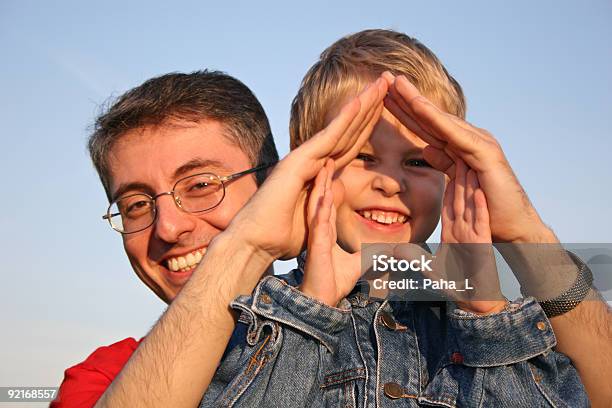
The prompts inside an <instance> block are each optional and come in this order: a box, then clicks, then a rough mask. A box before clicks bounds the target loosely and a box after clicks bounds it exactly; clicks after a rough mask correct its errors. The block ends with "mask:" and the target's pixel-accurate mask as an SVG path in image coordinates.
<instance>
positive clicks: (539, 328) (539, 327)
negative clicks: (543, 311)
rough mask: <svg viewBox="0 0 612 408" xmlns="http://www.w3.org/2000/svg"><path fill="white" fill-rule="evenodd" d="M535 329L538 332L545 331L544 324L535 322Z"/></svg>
mask: <svg viewBox="0 0 612 408" xmlns="http://www.w3.org/2000/svg"><path fill="white" fill-rule="evenodd" d="M536 327H537V328H538V330H540V331H544V330H546V323H544V322H537V323H536Z"/></svg>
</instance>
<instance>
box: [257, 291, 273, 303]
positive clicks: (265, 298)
mask: <svg viewBox="0 0 612 408" xmlns="http://www.w3.org/2000/svg"><path fill="white" fill-rule="evenodd" d="M259 299H261V301H262V302H263V303H265V304H267V305H269V304H270V303H272V298H271V297H270V295H268V294H265V293H263V294H262V295H261V296H260V297H259Z"/></svg>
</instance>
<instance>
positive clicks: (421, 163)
mask: <svg viewBox="0 0 612 408" xmlns="http://www.w3.org/2000/svg"><path fill="white" fill-rule="evenodd" d="M404 163H405V164H406V166H411V167H431V165H430V164H429V163H427V162H426V161H425V159H408V160H406V161H405V162H404Z"/></svg>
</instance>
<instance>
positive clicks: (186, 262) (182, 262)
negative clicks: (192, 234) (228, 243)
mask: <svg viewBox="0 0 612 408" xmlns="http://www.w3.org/2000/svg"><path fill="white" fill-rule="evenodd" d="M206 248H207V247H202V248H198V249H196V250H193V251H191V252H188V253H186V254H183V255H178V256H173V257H170V258H167V259H166V260H165V261H164V263H165V264H166V267H167V268H168V269H169V270H171V271H172V272H181V273H183V272H188V271H190V270H192V269H194V268H195V267H196V266H197V265H198V263H200V261H201V260H202V257H203V256H204V254H205V253H206Z"/></svg>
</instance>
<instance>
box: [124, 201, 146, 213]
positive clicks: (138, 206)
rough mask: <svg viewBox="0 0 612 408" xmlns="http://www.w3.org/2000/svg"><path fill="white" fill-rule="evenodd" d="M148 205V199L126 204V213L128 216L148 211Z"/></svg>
mask: <svg viewBox="0 0 612 408" xmlns="http://www.w3.org/2000/svg"><path fill="white" fill-rule="evenodd" d="M150 205H151V202H150V201H136V202H134V203H131V204H129V205H128V206H127V210H126V213H127V214H128V215H130V216H136V215H139V214H141V213H143V212H147V211H149V208H150Z"/></svg>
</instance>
